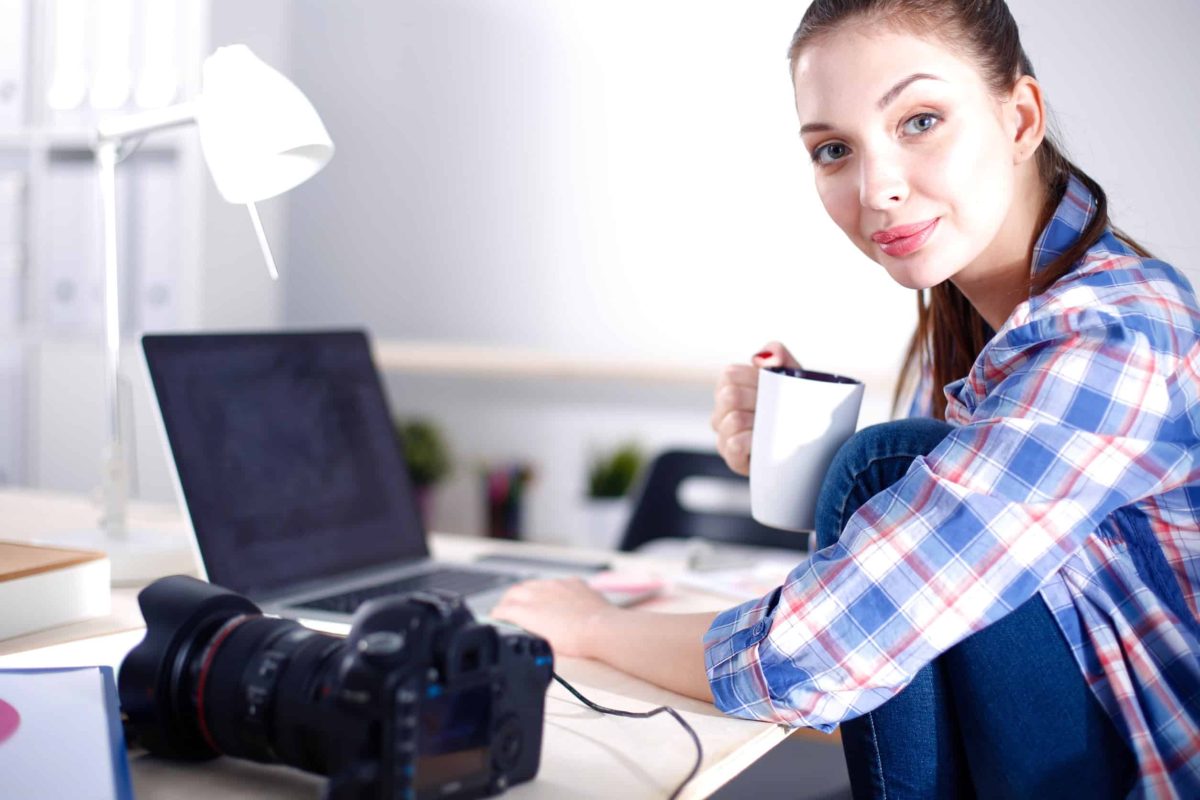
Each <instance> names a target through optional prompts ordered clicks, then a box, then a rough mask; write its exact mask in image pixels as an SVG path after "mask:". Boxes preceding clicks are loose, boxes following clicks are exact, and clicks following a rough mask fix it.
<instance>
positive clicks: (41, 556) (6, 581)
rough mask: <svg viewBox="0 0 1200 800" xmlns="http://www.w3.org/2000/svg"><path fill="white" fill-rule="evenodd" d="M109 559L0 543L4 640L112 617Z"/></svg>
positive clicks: (1, 634)
mask: <svg viewBox="0 0 1200 800" xmlns="http://www.w3.org/2000/svg"><path fill="white" fill-rule="evenodd" d="M110 574H111V567H110V565H109V561H108V556H106V555H105V554H104V553H98V552H93V551H90V550H68V549H65V548H61V547H45V546H42V545H31V544H24V543H21V542H2V541H0V639H7V638H9V637H12V636H20V635H21V634H23V633H29V632H31V631H37V630H41V629H42V628H51V627H54V626H55V625H65V624H67V623H68V622H76V621H78V620H81V619H87V618H88V617H102V616H104V615H105V614H107V613H109V609H110V602H111V594H110V590H109V577H110Z"/></svg>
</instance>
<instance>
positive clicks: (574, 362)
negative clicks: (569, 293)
mask: <svg viewBox="0 0 1200 800" xmlns="http://www.w3.org/2000/svg"><path fill="white" fill-rule="evenodd" d="M373 348H374V357H375V363H376V364H377V365H378V366H379V368H380V369H381V370H383V371H384V372H388V371H396V372H414V373H424V374H432V375H446V376H459V377H468V378H489V379H494V378H501V379H504V378H509V379H525V380H570V381H600V382H604V381H620V382H626V383H642V384H656V385H675V386H703V387H707V388H713V387H715V386H716V384H717V379H718V378H719V377H720V374H721V370H722V369H724V367H725V366H726V365H725V364H724V363H715V362H714V363H696V364H691V363H686V362H681V361H665V360H659V361H654V360H646V359H629V358H617V357H607V358H605V357H597V356H592V355H587V356H581V357H577V356H570V355H565V354H560V353H551V352H547V351H544V350H534V349H525V348H516V347H494V346H488V345H468V344H451V343H445V342H420V341H405V340H397V339H379V340H376V341H375V342H374V344H373ZM855 377H857V378H859V379H860V380H861V381H862V382H863V383H864V384H866V386H867V389H868V391H887V392H890V391H891V387H892V385H893V383H894V381H895V380H896V376H895V375H893V374H888V373H878V374H876V373H870V374H856V376H855Z"/></svg>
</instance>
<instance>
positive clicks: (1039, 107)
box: [1007, 75, 1046, 164]
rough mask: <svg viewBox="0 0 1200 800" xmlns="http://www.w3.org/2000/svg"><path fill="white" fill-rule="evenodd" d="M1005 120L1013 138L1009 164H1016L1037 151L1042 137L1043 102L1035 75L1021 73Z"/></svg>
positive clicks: (1044, 121)
mask: <svg viewBox="0 0 1200 800" xmlns="http://www.w3.org/2000/svg"><path fill="white" fill-rule="evenodd" d="M1007 106H1008V108H1007V121H1008V123H1009V126H1010V133H1011V135H1012V137H1013V163H1014V164H1020V163H1021V162H1022V161H1025V160H1027V159H1029V158H1030V157H1032V156H1033V154H1034V153H1036V152H1037V149H1038V146H1039V145H1040V144H1041V143H1042V140H1043V139H1045V138H1046V104H1045V101H1044V100H1043V99H1042V86H1041V84H1040V83H1038V82H1037V79H1036V78H1033V77H1031V76H1029V75H1022V76H1021V77H1020V78H1018V79H1017V82H1016V84H1015V85H1014V86H1013V90H1012V96H1011V97H1010V99H1009V101H1008V103H1007Z"/></svg>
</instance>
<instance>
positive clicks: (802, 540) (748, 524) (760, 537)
mask: <svg viewBox="0 0 1200 800" xmlns="http://www.w3.org/2000/svg"><path fill="white" fill-rule="evenodd" d="M689 478H710V479H717V480H722V481H730V482H731V483H732V484H734V485H735V486H738V487H744V491H745V492H746V496H749V486H750V480H749V479H748V478H746V477H745V476H742V475H738V474H737V473H736V472H734V471H733V470H731V469H730V468H729V467H728V466H726V464H725V461H724V460H723V459H722V458H721V456H720V455H719V454H717V453H714V452H697V451H691V450H667V451H665V452H663V453H661V454H659V456H658V457H657V458H655V459H654V461H653V462H651V464H650V466H649V468H648V469H647V470H646V473H645V476H644V477H643V479H642V484H641V489H640V493H639V494H638V499H637V501H636V503H635V505H634V507H633V513H632V515H631V516H630V519H629V524H628V525H627V526H626V528H625V535H624V537H623V538H622V539H621V546H620V549H621V550H625V551H628V550H634V549H636V548H638V547H640V546H641V545H643V544H645V543H646V542H648V541H650V540H652V539H662V538H675V539H690V538H692V537H700V538H703V539H710V540H712V541H714V542H725V543H728V544H747V545H755V546H758V547H777V548H784V549H788V550H805V549H806V545H807V542H808V537H807V536H806V535H805V534H803V533H796V532H794V531H781V530H778V529H776V528H769V527H767V526H766V525H763V524H761V523H758V522H755V521H754V518H753V517H751V516H750V509H749V508H746V509H745V510H744V511H737V512H735V511H724V510H723V511H719V512H711V511H695V510H691V509H688V508H685V507H684V506H683V505H682V504H681V503H680V498H679V488H680V486H681V485H682V484H683V483H684V481H686V480H687V479H689Z"/></svg>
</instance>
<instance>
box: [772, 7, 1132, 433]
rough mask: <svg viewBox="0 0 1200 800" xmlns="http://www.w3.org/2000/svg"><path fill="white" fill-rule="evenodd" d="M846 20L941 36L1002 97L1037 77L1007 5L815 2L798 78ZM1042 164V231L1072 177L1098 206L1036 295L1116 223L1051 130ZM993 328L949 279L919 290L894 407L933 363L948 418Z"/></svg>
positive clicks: (935, 388)
mask: <svg viewBox="0 0 1200 800" xmlns="http://www.w3.org/2000/svg"><path fill="white" fill-rule="evenodd" d="M846 23H854V24H856V25H862V26H864V27H871V26H880V25H881V26H884V27H887V28H890V29H892V30H897V31H903V32H907V33H912V34H914V35H917V36H922V37H930V36H932V37H936V38H937V39H938V41H939V42H941V43H942V44H944V45H945V46H946V47H948V48H949V49H951V50H952V51H954V52H956V54H958V55H959V56H960V57H962V58H965V59H966V60H968V61H970V62H972V63H973V64H975V65H976V67H977V68H978V70H979V74H980V75H981V76H982V78H983V81H984V83H985V84H986V85H987V87H988V89H989V90H990V91H991V92H992V94H993V95H994V96H996V97H1004V96H1007V95H1008V93H1009V92H1011V90H1012V88H1013V86H1014V85H1015V84H1016V82H1017V80H1018V79H1019V78H1020V77H1021V76H1023V75H1029V76H1030V77H1036V76H1034V73H1033V65H1032V64H1030V62H1029V57H1028V56H1026V55H1025V51H1024V49H1023V48H1022V47H1021V39H1020V35H1019V34H1018V31H1017V23H1016V21H1015V20H1013V17H1012V14H1011V13H1009V10H1008V6H1007V5H1006V4H1005V2H1004V0H813V2H812V5H810V6H809V7H808V11H806V12H805V14H804V18H803V19H802V20H801V21H800V27H799V28H797V29H796V33H795V35H794V36H793V37H792V44H791V47H790V48H789V49H788V58H789V59H790V61H791V67H792V74H793V75H795V68H796V61H797V59H799V57H800V53H801V51H803V49H804V48H805V47H807V46H808V45H811V44H813V43H815V42H816V41H818V40H819V39H821V38H823V37H825V36H828V35H829V34H831V33H833V32H834V31H836V30H839V29H840V28H841V27H842V26H843V25H845V24H846ZM1037 167H1038V174H1039V175H1040V177H1041V179H1042V185H1043V188H1044V194H1043V205H1042V213H1041V216H1040V218H1039V223H1038V229H1039V230H1040V229H1042V228H1044V227H1045V225H1046V224H1047V223H1048V222H1049V221H1050V217H1051V216H1052V215H1053V214H1054V211H1055V209H1056V208H1057V207H1058V204H1059V202H1060V201H1061V200H1062V197H1063V194H1064V192H1065V191H1066V188H1067V182H1068V179H1069V176H1070V175H1075V176H1076V177H1077V178H1078V179H1079V180H1080V181H1082V182H1083V184H1084V185H1085V186H1087V187H1088V189H1089V190H1091V193H1092V195H1093V197H1095V199H1096V206H1097V209H1096V214H1095V216H1093V217H1092V220H1091V222H1090V223H1089V224H1088V226H1087V229H1086V230H1084V231H1083V235H1082V236H1080V237H1079V239H1078V241H1076V242H1075V244H1074V245H1072V246H1071V247H1070V248H1068V249H1067V251H1066V252H1064V253H1063V254H1062V255H1060V256H1058V257H1057V258H1056V259H1054V261H1052V262H1051V263H1050V264H1049V265H1047V267H1046V268H1045V269H1044V270H1042V271H1040V272H1039V273H1038V275H1037V277H1036V278H1035V279H1032V280H1031V285H1030V292H1031V293H1032V294H1041V293H1042V292H1044V291H1046V289H1048V288H1050V286H1051V285H1053V284H1054V282H1055V281H1057V280H1058V279H1059V278H1061V277H1062V276H1063V275H1065V274H1066V273H1067V272H1069V271H1070V270H1071V267H1072V266H1073V265H1074V264H1075V263H1076V262H1077V261H1079V260H1080V259H1081V258H1082V257H1083V255H1084V254H1085V253H1086V252H1087V251H1088V249H1089V248H1091V246H1092V245H1093V244H1095V243H1096V241H1097V240H1098V239H1100V237H1101V236H1102V235H1103V234H1104V230H1105V228H1106V227H1108V226H1109V225H1110V224H1111V223H1110V221H1109V218H1108V197H1107V196H1106V195H1105V193H1104V190H1103V189H1102V188H1100V184H1098V183H1096V181H1095V180H1093V179H1092V178H1091V176H1089V175H1088V174H1087V173H1086V172H1084V171H1083V170H1082V169H1080V168H1079V167H1078V166H1076V165H1075V164H1073V163H1072V162H1071V161H1070V160H1069V159H1068V158H1067V157H1066V155H1065V154H1064V152H1063V148H1062V146H1061V145H1060V144H1059V143H1058V141H1057V137H1056V136H1054V135H1053V134H1052V133H1051V131H1050V130H1049V129H1048V130H1047V131H1046V136H1045V138H1044V139H1043V141H1042V143H1041V145H1040V147H1039V148H1038V151H1037ZM1113 233H1114V234H1115V235H1117V236H1118V237H1120V238H1121V240H1122V241H1124V242H1125V243H1126V244H1128V245H1129V246H1130V247H1131V248H1133V249H1134V251H1135V252H1137V253H1138V254H1139V255H1142V256H1144V257H1149V256H1150V254H1149V253H1148V252H1146V250H1145V249H1144V248H1142V247H1141V246H1140V245H1138V244H1137V243H1136V242H1134V241H1133V240H1132V239H1130V238H1129V237H1128V236H1126V235H1125V234H1123V233H1122V232H1121V231H1119V230H1117V229H1115V228H1114V229H1113ZM926 294H928V297H926ZM989 331H990V329H989V328H988V326H987V323H986V322H985V321H984V319H983V317H982V316H980V314H979V312H978V311H976V310H975V308H974V306H972V305H971V303H970V302H969V301H968V300H967V298H966V297H965V296H964V295H963V294H962V292H960V291H959V290H958V289H957V288H956V287H955V286H954V284H953V283H951V282H950V281H944V282H943V283H940V284H938V285H937V286H934V287H932V288H931V289H928V290H927V292H922V291H918V292H917V329H916V331H915V332H914V333H913V337H912V341H911V342H910V343H909V346H908V351H907V353H906V354H905V356H904V361H903V366H902V367H901V373H900V380H899V381H898V382H897V385H896V391H895V394H894V396H893V398H892V402H893V410H895V409H897V408H898V407H899V405H900V399H901V396H902V395H903V394H904V392H905V391H906V390H907V388H908V387H909V386H910V385H912V384H913V383H914V381H915V379H916V376H917V375H918V374H919V373H920V371H921V368H922V367H924V366H929V367H930V368H931V369H930V372H931V376H932V379H933V380H932V381H931V382H930V400H931V406H930V408H931V410H932V413H933V415H934V416H935V417H937V418H938V419H945V416H946V396H945V394H944V392H943V391H942V388H943V387H944V386H945V385H946V384H948V383H950V382H952V381H955V380H957V379H959V378H962V377H965V376H966V375H967V374H968V372H970V370H971V366H972V364H974V363H975V359H976V358H977V357H978V356H979V352H980V351H981V350H982V349H983V346H984V345H985V344H987V342H988V336H989Z"/></svg>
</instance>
